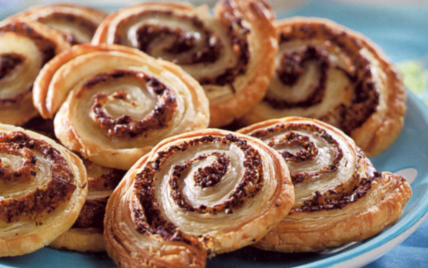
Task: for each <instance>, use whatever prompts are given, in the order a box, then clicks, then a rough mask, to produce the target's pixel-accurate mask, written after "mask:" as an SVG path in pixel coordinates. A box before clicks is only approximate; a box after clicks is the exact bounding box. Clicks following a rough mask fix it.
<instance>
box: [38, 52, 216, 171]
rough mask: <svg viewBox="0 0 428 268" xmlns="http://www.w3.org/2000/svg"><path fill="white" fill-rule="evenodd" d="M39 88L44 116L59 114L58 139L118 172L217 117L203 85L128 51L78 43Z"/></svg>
mask: <svg viewBox="0 0 428 268" xmlns="http://www.w3.org/2000/svg"><path fill="white" fill-rule="evenodd" d="M64 76H67V79H64V78H63V77H64ZM34 88H35V90H34V103H35V106H36V108H37V109H38V110H39V112H40V113H41V115H42V116H43V117H45V118H52V117H53V115H54V114H55V113H56V112H57V110H58V109H59V112H58V114H57V115H56V117H55V120H54V126H55V134H56V136H57V137H58V139H59V140H60V141H61V142H62V143H63V144H64V145H65V146H66V147H68V148H70V149H71V150H73V151H77V152H79V153H81V154H82V156H83V157H84V158H86V159H89V160H91V161H92V162H94V163H97V164H99V165H102V166H106V167H110V168H118V169H129V168H130V166H131V165H132V164H133V163H135V161H137V160H138V158H140V157H141V156H142V155H144V154H145V153H147V152H148V151H150V149H151V148H152V147H153V146H154V145H155V144H156V143H158V142H159V141H161V140H162V139H164V138H166V137H169V136H173V135H175V134H179V133H182V132H187V131H191V130H194V129H199V128H205V127H207V125H208V120H209V110H208V100H207V99H206V96H205V94H204V92H203V89H202V88H201V86H200V85H199V84H198V83H197V81H195V80H194V79H193V78H192V77H190V76H189V75H187V74H186V73H185V72H184V71H182V70H181V69H180V68H179V67H178V66H175V65H174V64H171V63H168V62H165V61H161V60H155V59H153V58H151V57H149V56H147V55H146V54H144V53H142V52H140V51H138V50H135V49H132V48H127V47H123V46H117V45H111V46H108V45H99V46H90V45H78V46H74V47H73V48H72V49H70V50H69V51H67V52H65V53H63V54H61V55H59V56H58V57H56V58H55V59H53V60H52V61H51V62H50V63H49V64H48V65H47V66H46V67H45V68H43V70H42V71H41V72H40V75H39V76H38V78H37V81H36V82H35V86H34ZM67 95H68V97H67Z"/></svg>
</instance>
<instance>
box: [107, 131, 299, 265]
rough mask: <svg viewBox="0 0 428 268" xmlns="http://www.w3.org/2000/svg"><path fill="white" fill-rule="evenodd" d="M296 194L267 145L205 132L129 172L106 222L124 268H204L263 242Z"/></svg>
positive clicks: (170, 142)
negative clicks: (212, 259) (212, 260)
mask: <svg viewBox="0 0 428 268" xmlns="http://www.w3.org/2000/svg"><path fill="white" fill-rule="evenodd" d="M293 200H294V194H293V186H292V183H291V180H290V179H289V173H288V169H287V166H286V165H285V162H284V160H283V159H282V157H281V156H280V155H279V154H277V153H276V152H275V151H274V150H272V149H271V148H269V147H268V146H266V145H265V144H263V143H262V142H261V141H259V140H257V139H254V138H251V137H248V136H245V135H240V134H236V133H232V132H228V131H223V130H216V129H206V130H200V131H194V132H190V133H185V134H182V135H178V136H175V137H172V138H170V139H167V140H164V141H162V142H160V143H159V144H158V145H157V146H156V147H155V148H154V149H153V150H152V151H151V152H150V153H149V154H147V155H145V156H144V157H142V158H141V159H140V160H138V161H137V163H136V164H135V165H134V166H133V167H132V168H131V170H129V171H128V173H127V174H126V175H125V177H124V179H123V180H122V182H121V183H120V184H119V186H118V187H117V188H116V189H115V191H114V192H113V194H112V196H111V197H110V199H109V201H108V203H107V208H106V218H105V220H104V239H105V242H106V247H107V252H108V254H109V256H110V257H111V258H112V259H113V260H114V261H115V263H116V264H117V265H119V266H120V267H159V268H160V267H204V266H205V261H206V256H207V254H208V255H211V256H212V255H214V254H218V253H223V252H228V251H232V250H235V249H238V248H241V247H243V246H246V245H249V244H252V243H254V242H256V241H257V240H259V239H260V238H262V237H263V236H264V235H265V234H266V233H267V232H268V231H269V230H270V229H271V228H273V227H275V225H276V224H277V223H278V222H279V221H280V220H281V219H282V218H283V217H284V216H285V215H287V213H288V211H289V209H290V208H291V206H292V205H293Z"/></svg>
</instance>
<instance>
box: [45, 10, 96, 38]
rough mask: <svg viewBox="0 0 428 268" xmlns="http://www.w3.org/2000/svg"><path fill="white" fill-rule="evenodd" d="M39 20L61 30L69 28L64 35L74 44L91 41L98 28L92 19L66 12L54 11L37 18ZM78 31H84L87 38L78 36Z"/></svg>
mask: <svg viewBox="0 0 428 268" xmlns="http://www.w3.org/2000/svg"><path fill="white" fill-rule="evenodd" d="M37 21H39V22H41V23H43V24H46V25H48V26H51V27H52V28H54V29H58V30H60V31H61V29H64V28H65V29H67V30H66V32H64V36H65V39H66V40H67V41H68V42H69V43H71V44H72V45H77V44H82V43H89V42H90V40H91V38H92V36H93V35H94V33H95V30H96V29H97V25H96V24H94V23H93V22H92V21H90V20H88V19H86V18H84V17H82V16H78V15H75V14H70V13H64V12H52V13H50V14H49V15H47V16H44V17H39V18H37ZM77 32H80V33H84V35H85V40H82V38H81V37H78V36H77V35H76V33H77Z"/></svg>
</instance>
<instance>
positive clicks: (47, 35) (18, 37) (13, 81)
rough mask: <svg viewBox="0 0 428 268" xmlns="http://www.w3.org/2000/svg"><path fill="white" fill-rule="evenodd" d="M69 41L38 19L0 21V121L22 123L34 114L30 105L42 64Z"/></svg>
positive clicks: (35, 113)
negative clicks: (34, 84)
mask: <svg viewBox="0 0 428 268" xmlns="http://www.w3.org/2000/svg"><path fill="white" fill-rule="evenodd" d="M69 47H70V45H69V44H68V43H67V42H66V40H65V39H64V38H63V36H62V35H61V34H60V33H59V32H57V31H55V30H52V29H50V28H49V27H46V26H44V25H43V24H40V23H37V22H19V21H9V22H8V21H3V22H1V23H0V122H1V123H4V124H12V125H23V124H24V123H25V122H27V121H28V120H30V119H31V118H33V117H35V116H36V115H37V111H36V109H34V107H33V105H32V102H33V101H32V93H31V90H32V88H33V83H34V80H35V79H36V77H37V74H38V73H39V71H40V69H41V68H42V66H43V65H44V64H45V63H46V62H48V61H49V60H50V59H51V58H53V57H54V56H55V55H56V54H59V53H60V52H62V51H64V50H66V49H68V48H69Z"/></svg>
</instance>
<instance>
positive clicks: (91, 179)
mask: <svg viewBox="0 0 428 268" xmlns="http://www.w3.org/2000/svg"><path fill="white" fill-rule="evenodd" d="M83 163H84V164H85V168H86V171H87V173H88V190H89V191H88V196H87V197H86V202H85V205H84V206H83V208H82V210H81V211H80V214H79V217H78V218H77V220H76V222H75V223H74V225H73V227H72V228H71V229H70V230H68V231H67V232H65V233H63V234H62V235H60V236H59V237H57V238H56V239H55V240H54V241H53V242H52V243H50V245H49V246H50V247H54V248H59V249H64V248H65V249H69V250H76V251H91V252H97V251H105V244H104V239H103V220H104V213H105V207H106V204H107V200H108V198H109V197H110V195H111V193H112V192H113V190H114V188H115V187H116V186H117V185H118V184H119V182H120V180H121V179H122V178H123V175H125V172H124V171H122V170H117V169H111V168H105V167H102V166H99V165H97V164H94V163H92V162H91V161H88V160H84V161H83Z"/></svg>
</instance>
